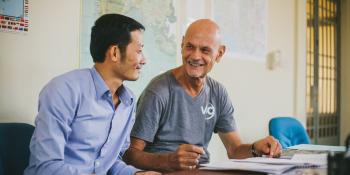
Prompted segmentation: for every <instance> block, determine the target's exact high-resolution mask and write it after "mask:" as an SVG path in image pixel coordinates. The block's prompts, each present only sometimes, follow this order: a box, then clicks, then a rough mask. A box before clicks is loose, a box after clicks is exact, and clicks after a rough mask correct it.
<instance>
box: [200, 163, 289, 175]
mask: <svg viewBox="0 0 350 175" xmlns="http://www.w3.org/2000/svg"><path fill="white" fill-rule="evenodd" d="M201 166H203V167H201V168H200V169H204V170H245V171H255V172H263V173H269V174H281V173H283V172H286V171H287V170H289V169H291V168H294V165H273V164H271V165H269V166H266V164H262V163H254V162H236V161H232V160H228V161H223V162H216V163H208V164H202V165H201Z"/></svg>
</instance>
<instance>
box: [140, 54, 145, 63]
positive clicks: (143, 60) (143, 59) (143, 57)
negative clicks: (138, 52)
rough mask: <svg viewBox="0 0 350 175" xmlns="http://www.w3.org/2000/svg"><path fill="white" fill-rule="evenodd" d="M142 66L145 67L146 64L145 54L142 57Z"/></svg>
mask: <svg viewBox="0 0 350 175" xmlns="http://www.w3.org/2000/svg"><path fill="white" fill-rule="evenodd" d="M140 64H141V65H145V64H146V57H145V55H144V54H142V56H141V60H140Z"/></svg>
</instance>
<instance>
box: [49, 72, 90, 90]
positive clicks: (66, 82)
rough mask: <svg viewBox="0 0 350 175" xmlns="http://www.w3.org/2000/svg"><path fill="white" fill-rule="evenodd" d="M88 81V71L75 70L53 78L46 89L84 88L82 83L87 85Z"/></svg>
mask: <svg viewBox="0 0 350 175" xmlns="http://www.w3.org/2000/svg"><path fill="white" fill-rule="evenodd" d="M90 79H91V74H90V69H76V70H72V71H69V72H66V73H64V74H61V75H58V76H56V77H54V78H53V79H51V80H50V81H49V82H48V83H47V85H46V87H56V88H65V87H79V86H84V83H88V82H89V80H90Z"/></svg>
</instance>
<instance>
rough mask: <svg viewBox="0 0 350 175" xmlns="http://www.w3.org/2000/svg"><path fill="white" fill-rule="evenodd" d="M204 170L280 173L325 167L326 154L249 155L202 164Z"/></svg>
mask: <svg viewBox="0 0 350 175" xmlns="http://www.w3.org/2000/svg"><path fill="white" fill-rule="evenodd" d="M201 166H203V167H201V168H200V169H205V170H245V171H256V172H264V173H271V174H281V173H284V172H286V171H288V170H290V169H292V168H307V167H326V166H327V154H295V155H294V156H293V157H292V158H291V159H278V158H267V157H251V158H247V159H230V160H227V161H222V162H214V163H209V164H202V165H201Z"/></svg>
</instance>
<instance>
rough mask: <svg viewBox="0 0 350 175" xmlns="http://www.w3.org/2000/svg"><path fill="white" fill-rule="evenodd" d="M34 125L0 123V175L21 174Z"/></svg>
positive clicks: (25, 164) (26, 159) (26, 163)
mask: <svg viewBox="0 0 350 175" xmlns="http://www.w3.org/2000/svg"><path fill="white" fill-rule="evenodd" d="M33 131H34V126H32V125H30V124H25V123H0V175H2V174H4V175H7V174H8V175H22V174H23V171H24V169H25V168H26V167H27V166H28V163H29V143H30V139H31V137H32V134H33Z"/></svg>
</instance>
